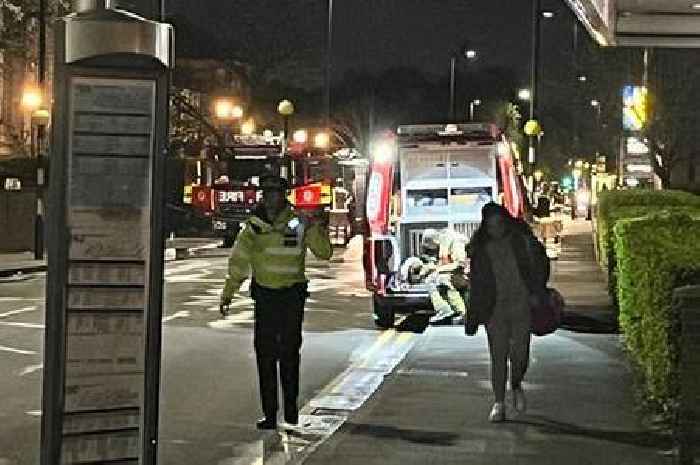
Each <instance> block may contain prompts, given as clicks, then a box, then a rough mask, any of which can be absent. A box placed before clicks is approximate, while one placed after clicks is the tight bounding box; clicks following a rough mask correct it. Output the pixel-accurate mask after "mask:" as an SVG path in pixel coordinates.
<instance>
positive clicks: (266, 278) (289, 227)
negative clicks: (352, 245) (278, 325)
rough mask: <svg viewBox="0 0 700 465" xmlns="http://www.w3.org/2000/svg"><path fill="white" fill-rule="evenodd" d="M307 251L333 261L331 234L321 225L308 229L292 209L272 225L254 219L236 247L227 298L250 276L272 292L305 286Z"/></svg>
mask: <svg viewBox="0 0 700 465" xmlns="http://www.w3.org/2000/svg"><path fill="white" fill-rule="evenodd" d="M307 249H308V250H311V252H312V253H313V254H314V255H315V256H316V257H317V258H320V259H322V260H328V259H330V258H331V256H332V254H333V248H332V246H331V242H330V238H329V237H328V232H327V231H326V230H325V229H324V228H322V227H321V226H319V225H310V226H306V227H305V224H304V222H303V221H301V219H300V218H299V217H298V216H297V215H296V214H295V213H294V211H293V210H292V209H291V208H289V207H288V208H286V209H285V210H283V211H282V212H281V213H280V214H279V215H278V216H277V218H276V219H275V220H274V221H273V223H272V224H269V223H266V222H265V221H263V220H262V219H260V218H259V217H257V216H252V217H251V218H250V219H248V221H246V222H245V223H244V226H243V229H242V230H241V232H240V233H239V234H238V237H237V238H236V241H235V243H234V244H233V249H232V250H231V256H230V258H229V262H228V276H227V278H226V284H225V286H224V297H228V298H231V297H232V296H233V294H235V293H236V292H237V291H238V288H239V287H240V285H241V283H242V282H243V281H245V280H246V279H247V278H248V277H249V276H250V275H251V274H252V277H253V278H254V279H255V281H256V282H257V283H258V284H259V285H261V286H263V287H268V288H272V289H281V288H285V287H291V286H293V285H294V284H297V283H303V282H306V275H305V266H306V250H307Z"/></svg>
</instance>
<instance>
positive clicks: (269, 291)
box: [221, 176, 333, 430]
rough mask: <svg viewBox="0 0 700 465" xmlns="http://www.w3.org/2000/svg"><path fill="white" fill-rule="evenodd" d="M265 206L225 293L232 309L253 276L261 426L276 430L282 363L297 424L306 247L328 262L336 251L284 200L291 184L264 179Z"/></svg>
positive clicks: (251, 225) (236, 253)
mask: <svg viewBox="0 0 700 465" xmlns="http://www.w3.org/2000/svg"><path fill="white" fill-rule="evenodd" d="M261 187H262V189H263V203H262V205H261V206H260V207H259V208H258V209H257V210H256V211H255V212H254V214H253V215H252V216H251V217H250V219H248V221H246V222H245V225H244V227H243V229H242V231H241V232H240V234H239V235H238V237H237V238H236V241H235V243H234V245H233V249H232V250H231V257H230V258H229V265H228V276H227V278H226V284H225V285H224V290H223V293H222V295H221V303H222V305H228V304H229V303H230V302H231V299H232V297H233V295H234V294H235V293H236V292H237V291H238V289H239V287H240V285H241V283H242V282H243V281H244V280H245V279H247V278H248V276H249V275H250V274H251V272H252V280H251V286H250V290H251V297H252V298H253V300H254V301H255V336H254V345H255V355H256V358H257V365H258V377H259V382H260V400H261V403H262V411H263V414H264V417H263V418H262V419H260V420H259V421H258V422H257V425H256V426H257V428H258V429H263V430H269V429H276V427H277V409H278V394H277V384H278V376H277V370H278V364H279V373H280V378H281V382H282V392H283V398H284V419H285V422H286V423H287V424H288V425H291V426H294V425H297V423H298V421H299V410H298V405H297V397H298V395H299V361H300V349H301V328H302V321H303V317H304V304H305V301H306V297H307V296H308V293H307V280H306V277H305V274H304V268H305V257H306V249H307V248H308V249H310V250H311V251H312V252H313V254H314V255H315V256H316V257H318V258H320V259H324V260H328V259H330V257H331V255H332V253H333V250H332V247H331V243H330V239H329V237H328V232H327V231H326V230H325V229H324V228H323V227H322V226H319V225H317V224H309V222H308V221H307V220H306V219H305V218H304V217H303V216H300V215H297V214H296V213H295V212H294V210H292V207H291V205H290V204H289V203H288V202H287V201H286V191H287V182H286V181H285V180H284V179H281V178H277V177H272V176H269V177H266V178H263V180H262V182H261Z"/></svg>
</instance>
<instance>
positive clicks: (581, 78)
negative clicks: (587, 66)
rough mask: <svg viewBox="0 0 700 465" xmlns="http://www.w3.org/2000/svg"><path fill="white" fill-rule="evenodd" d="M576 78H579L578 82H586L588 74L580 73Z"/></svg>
mask: <svg viewBox="0 0 700 465" xmlns="http://www.w3.org/2000/svg"><path fill="white" fill-rule="evenodd" d="M578 80H579V82H586V81H588V76H586V75H585V74H582V75H580V76H579V77H578Z"/></svg>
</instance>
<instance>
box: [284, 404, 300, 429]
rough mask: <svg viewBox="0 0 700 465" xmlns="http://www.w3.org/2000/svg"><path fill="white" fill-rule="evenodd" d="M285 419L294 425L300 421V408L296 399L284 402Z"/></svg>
mask: <svg viewBox="0 0 700 465" xmlns="http://www.w3.org/2000/svg"><path fill="white" fill-rule="evenodd" d="M284 421H285V423H287V424H289V425H293V426H294V425H297V424H298V423H299V408H298V407H297V402H296V400H294V401H289V400H287V401H285V402H284Z"/></svg>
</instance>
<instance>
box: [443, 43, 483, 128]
mask: <svg viewBox="0 0 700 465" xmlns="http://www.w3.org/2000/svg"><path fill="white" fill-rule="evenodd" d="M462 55H463V56H464V58H466V59H467V60H468V61H475V60H476V59H477V58H478V57H479V53H478V52H477V51H476V50H474V49H470V48H465V49H464V50H463V51H462ZM456 68H457V56H456V55H453V56H452V57H451V58H450V111H449V116H450V122H453V121H454V118H455V98H456V95H457V82H456Z"/></svg>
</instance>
